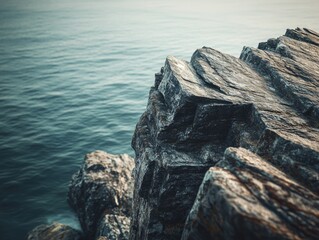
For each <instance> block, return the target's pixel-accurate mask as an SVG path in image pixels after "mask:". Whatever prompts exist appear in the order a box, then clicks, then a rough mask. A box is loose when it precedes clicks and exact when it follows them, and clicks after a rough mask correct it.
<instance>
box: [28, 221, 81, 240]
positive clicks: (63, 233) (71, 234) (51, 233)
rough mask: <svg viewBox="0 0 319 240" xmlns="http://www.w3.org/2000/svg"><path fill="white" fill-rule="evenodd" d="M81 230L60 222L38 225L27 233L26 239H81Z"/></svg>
mask: <svg viewBox="0 0 319 240" xmlns="http://www.w3.org/2000/svg"><path fill="white" fill-rule="evenodd" d="M81 239H82V235H81V232H80V231H78V230H75V229H73V228H71V227H70V226H67V225H64V224H61V223H56V222H55V223H52V224H50V225H40V226H37V227H36V228H34V229H33V230H32V231H31V232H29V234H28V240H81Z"/></svg>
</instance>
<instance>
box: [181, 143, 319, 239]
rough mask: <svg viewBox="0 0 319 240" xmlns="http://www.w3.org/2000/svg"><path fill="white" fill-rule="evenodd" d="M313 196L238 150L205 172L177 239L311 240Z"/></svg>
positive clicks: (318, 221) (318, 219)
mask: <svg viewBox="0 0 319 240" xmlns="http://www.w3.org/2000/svg"><path fill="white" fill-rule="evenodd" d="M318 226H319V197H318V196H317V195H315V194H314V193H312V192H311V191H309V190H308V189H307V188H305V187H303V186H301V185H300V184H298V183H297V182H295V181H294V180H292V179H291V178H290V177H289V176H288V175H286V174H285V173H283V172H281V171H280V170H278V169H277V168H275V167H274V166H272V165H271V164H269V163H267V162H266V161H264V160H263V159H261V158H260V157H258V156H257V155H255V154H253V153H251V152H250V151H248V150H246V149H243V148H239V149H237V148H228V149H227V150H226V152H225V156H224V160H222V161H220V162H219V163H218V164H216V165H215V166H214V167H212V168H210V169H209V171H208V172H207V173H206V175H205V178H204V180H203V182H202V185H201V187H200V190H199V192H198V195H197V198H196V201H195V203H194V206H193V208H192V210H191V212H190V214H189V216H188V219H187V221H186V225H185V229H184V233H183V237H182V239H183V240H191V239H192V240H193V239H194V240H195V239H196V240H197V239H203V240H204V239H207V240H208V239H300V240H301V239H316V238H317V237H318V235H319V228H318Z"/></svg>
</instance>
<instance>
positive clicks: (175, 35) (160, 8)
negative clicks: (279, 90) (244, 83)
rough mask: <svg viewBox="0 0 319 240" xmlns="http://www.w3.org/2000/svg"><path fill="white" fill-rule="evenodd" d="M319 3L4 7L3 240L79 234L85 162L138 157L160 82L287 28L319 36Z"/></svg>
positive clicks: (0, 87)
mask: <svg viewBox="0 0 319 240" xmlns="http://www.w3.org/2000/svg"><path fill="white" fill-rule="evenodd" d="M318 9H319V2H318V1H309V0H298V1H292V0H283V1H277V0H276V1H275V0H267V1H266V0H265V1H263V0H254V1H252V0H249V1H244V0H243V1H236V0H223V1H217V0H216V1H215V0H210V1H209V0H196V1H195V0H194V1H187V0H183V1H182V0H177V1H173V0H161V1H155V0H148V1H146V0H135V1H134V0H116V1H110V0H100V1H99V0H77V1H71V0H63V1H62V0H52V1H50V0H28V1H22V0H18V1H17V0H10V1H9V0H8V1H4V0H0V158H1V159H0V160H1V162H0V164H1V165H0V183H1V185H0V236H1V237H0V238H1V239H9V240H11V239H14V240H16V239H25V237H26V233H27V232H28V231H29V230H30V229H32V228H33V227H35V226H36V225H38V224H42V223H50V222H52V221H60V222H62V223H67V224H70V225H72V226H75V227H78V223H77V221H76V218H75V217H74V215H73V214H72V212H71V211H70V210H69V208H68V206H67V203H66V195H67V190H68V183H69V181H70V179H71V175H72V174H73V173H74V172H75V171H76V170H77V169H78V168H79V166H80V164H81V162H82V159H83V156H84V154H85V153H87V152H90V151H94V150H96V149H100V150H104V151H108V152H111V153H129V154H131V155H133V151H132V149H131V147H130V141H131V136H132V134H133V130H134V127H135V124H136V122H137V121H138V118H139V116H140V115H141V113H142V112H143V111H144V109H145V105H146V101H147V95H148V91H149V88H150V86H151V85H152V84H153V78H154V77H153V76H154V73H155V72H157V71H158V70H159V69H160V67H161V66H162V65H163V64H164V61H165V58H166V56H167V55H175V56H178V57H181V58H184V59H190V57H191V54H192V53H193V52H194V50H195V49H196V48H199V47H202V46H204V45H205V46H210V47H214V48H216V49H218V50H221V51H223V52H226V53H230V54H233V55H236V56H239V54H240V51H241V49H242V47H243V46H244V45H249V46H257V44H258V42H260V41H264V40H266V39H267V38H270V37H277V36H279V35H281V34H283V33H284V32H285V29H286V28H295V27H297V26H300V27H310V28H314V29H315V30H318V27H319V16H318Z"/></svg>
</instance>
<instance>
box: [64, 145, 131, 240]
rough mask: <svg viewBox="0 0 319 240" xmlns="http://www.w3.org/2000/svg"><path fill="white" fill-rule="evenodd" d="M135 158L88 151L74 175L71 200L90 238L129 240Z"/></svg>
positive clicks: (83, 228)
mask: <svg viewBox="0 0 319 240" xmlns="http://www.w3.org/2000/svg"><path fill="white" fill-rule="evenodd" d="M133 168H134V160H133V159H132V158H131V157H129V156H128V155H127V154H123V155H112V154H109V153H106V152H102V151H95V152H92V153H90V154H87V155H86V157H85V160H84V164H83V165H82V167H81V169H80V170H79V171H78V172H77V173H76V174H74V176H73V178H72V182H71V184H70V189H69V195H68V201H69V203H70V206H71V207H72V208H73V209H74V210H75V212H76V214H77V215H78V217H79V220H80V223H81V227H82V230H83V232H84V234H85V238H86V239H103V237H105V238H106V239H109V240H112V239H120V240H122V239H123V240H124V239H128V229H129V225H130V219H129V217H130V214H131V204H132V192H133V179H132V170H133Z"/></svg>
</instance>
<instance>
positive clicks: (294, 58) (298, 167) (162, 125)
mask: <svg viewBox="0 0 319 240" xmlns="http://www.w3.org/2000/svg"><path fill="white" fill-rule="evenodd" d="M318 56H319V34H318V33H316V32H314V31H312V30H309V29H296V30H287V32H286V34H285V35H284V36H281V37H279V38H277V39H269V40H268V41H267V42H264V43H261V44H259V47H258V49H255V48H249V47H245V48H244V49H243V51H242V54H241V56H240V59H238V58H235V57H232V56H230V55H227V54H223V53H220V52H218V51H216V50H214V49H211V48H207V47H203V48H201V49H198V50H197V51H196V52H195V53H194V54H193V56H192V58H191V61H190V62H186V61H183V60H179V59H177V58H175V57H168V58H167V60H166V62H165V66H164V68H163V70H162V71H161V72H160V73H158V74H156V79H155V80H156V81H155V86H154V87H153V88H152V89H151V91H150V94H149V101H148V105H147V110H146V111H145V113H144V114H143V115H142V116H141V118H140V120H139V122H138V124H137V126H136V130H135V133H134V136H133V140H132V146H133V148H134V150H135V153H136V159H135V162H136V167H135V185H134V198H133V213H132V220H131V229H130V239H132V240H133V239H134V240H135V239H136V240H137V239H181V237H183V239H260V238H262V239H316V236H317V235H318V225H319V220H318V219H319V205H318V203H319V198H318V193H319V129H318V127H319V124H318V123H319V108H318V106H319V60H318ZM229 147H232V148H229ZM207 171H208V172H207ZM206 172H207V173H206ZM205 173H206V176H205V178H204V175H205ZM203 178H204V181H203ZM202 181H203V182H202ZM199 187H200V191H199V193H198V195H197V192H198V189H199ZM196 196H197V197H196ZM195 199H196V201H195ZM194 201H195V203H194ZM186 219H187V221H186ZM185 221H186V224H185ZM182 233H183V236H182Z"/></svg>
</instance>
